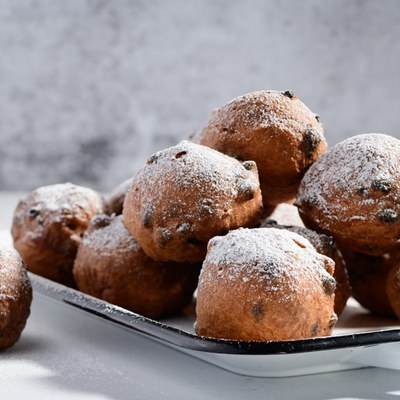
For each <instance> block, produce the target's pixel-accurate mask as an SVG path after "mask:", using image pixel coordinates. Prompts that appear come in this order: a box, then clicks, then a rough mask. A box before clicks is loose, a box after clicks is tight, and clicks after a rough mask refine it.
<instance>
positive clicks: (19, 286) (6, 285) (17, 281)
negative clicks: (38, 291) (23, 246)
mask: <svg viewBox="0 0 400 400" xmlns="http://www.w3.org/2000/svg"><path fill="white" fill-rule="evenodd" d="M30 287H31V284H30V281H29V277H28V274H27V273H26V270H25V266H24V264H23V261H22V258H21V257H20V255H19V254H18V252H17V251H16V250H15V249H13V248H11V247H8V246H1V247H0V301H1V300H12V301H17V300H18V298H19V295H20V291H21V290H24V291H26V290H30Z"/></svg>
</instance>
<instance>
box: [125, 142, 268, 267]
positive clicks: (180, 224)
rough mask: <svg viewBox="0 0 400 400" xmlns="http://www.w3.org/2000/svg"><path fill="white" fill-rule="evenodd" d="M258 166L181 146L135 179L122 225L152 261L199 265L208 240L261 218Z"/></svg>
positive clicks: (201, 148) (157, 157) (160, 156)
mask: <svg viewBox="0 0 400 400" xmlns="http://www.w3.org/2000/svg"><path fill="white" fill-rule="evenodd" d="M261 213H262V198H261V191H260V187H259V181H258V174H257V167H256V165H255V163H254V162H253V161H245V162H243V163H241V162H239V161H237V160H236V159H234V158H232V157H229V156H227V155H225V154H222V153H219V152H218V151H216V150H213V149H210V148H208V147H205V146H201V145H198V144H194V143H191V142H187V141H183V142H181V143H179V144H178V145H176V146H174V147H170V148H168V149H165V150H162V151H160V152H158V153H156V154H154V155H153V156H151V157H150V158H149V160H148V161H147V164H146V165H145V166H144V168H142V169H141V170H140V171H139V172H138V173H137V174H136V175H135V177H134V178H133V183H132V186H131V188H130V190H129V191H128V194H127V196H126V198H125V202H124V210H123V217H124V224H125V226H126V228H127V229H128V231H129V232H130V233H131V234H132V236H133V237H135V238H136V240H137V241H138V242H139V244H140V246H141V247H142V248H143V250H144V251H145V252H146V253H147V255H148V256H149V257H151V258H152V259H154V260H158V261H176V262H198V261H202V260H203V259H204V257H205V254H206V251H207V243H208V241H209V239H211V238H212V237H214V236H216V235H223V234H226V233H227V232H228V231H229V230H231V229H236V228H238V227H242V226H245V227H253V226H255V225H256V224H257V223H258V222H259V220H260V217H261Z"/></svg>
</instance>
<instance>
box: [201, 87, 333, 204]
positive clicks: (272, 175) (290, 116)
mask: <svg viewBox="0 0 400 400" xmlns="http://www.w3.org/2000/svg"><path fill="white" fill-rule="evenodd" d="M194 141H195V142H197V143H200V144H203V145H206V146H209V147H211V148H213V149H216V150H219V151H221V152H222V153H225V154H228V155H230V156H232V157H235V158H238V159H239V160H253V161H255V162H256V164H257V168H258V171H259V175H260V186H261V191H262V196H263V201H264V205H266V206H275V205H277V204H279V203H283V202H285V201H288V200H291V199H293V198H294V197H296V193H297V189H298V186H299V184H300V181H301V178H302V177H303V175H304V173H305V172H306V171H307V169H308V168H309V166H310V165H311V164H312V163H313V162H314V161H315V160H316V159H317V158H318V157H319V156H320V155H321V154H322V153H323V152H324V151H325V150H326V148H327V144H326V141H325V139H324V135H323V128H322V125H321V124H320V122H319V118H318V116H316V115H315V114H314V113H312V112H311V111H310V110H309V109H308V108H307V107H306V106H305V105H304V104H303V103H302V102H301V101H300V100H299V99H298V98H297V97H296V96H294V95H293V93H291V92H290V91H286V92H279V91H259V92H253V93H249V94H245V95H243V96H240V97H238V98H236V99H233V100H232V101H230V102H229V103H227V104H226V105H224V106H223V107H221V108H220V109H218V110H216V111H214V112H213V113H212V115H211V118H210V119H209V121H208V122H207V124H206V125H205V126H204V127H203V129H202V131H201V132H199V134H198V135H197V136H196V137H195V138H194Z"/></svg>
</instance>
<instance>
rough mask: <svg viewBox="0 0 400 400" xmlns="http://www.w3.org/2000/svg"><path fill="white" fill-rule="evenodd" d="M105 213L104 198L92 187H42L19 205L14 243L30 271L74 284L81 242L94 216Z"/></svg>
mask: <svg viewBox="0 0 400 400" xmlns="http://www.w3.org/2000/svg"><path fill="white" fill-rule="evenodd" d="M102 212H104V202H103V198H102V197H101V195H100V194H98V193H97V192H95V191H93V190H91V189H88V188H85V187H82V186H77V185H73V184H71V183H64V184H56V185H49V186H43V187H40V188H38V189H36V190H34V191H32V192H31V193H29V194H28V195H26V196H25V197H24V198H22V199H21V200H20V201H19V203H18V205H17V208H16V210H15V213H14V220H13V226H12V236H13V239H14V246H15V248H16V249H17V250H18V251H19V253H20V254H21V256H22V258H23V259H24V261H25V263H26V266H27V268H28V270H29V271H31V272H34V273H36V274H38V275H42V276H44V277H46V278H48V279H51V280H53V281H56V282H59V283H62V284H65V285H67V286H72V287H73V286H75V284H74V280H73V276H72V267H73V264H74V259H75V255H76V252H77V249H78V246H79V243H80V241H81V238H82V236H83V233H84V232H85V231H86V229H87V227H88V225H89V222H90V220H91V218H92V217H93V216H94V215H96V214H99V213H102Z"/></svg>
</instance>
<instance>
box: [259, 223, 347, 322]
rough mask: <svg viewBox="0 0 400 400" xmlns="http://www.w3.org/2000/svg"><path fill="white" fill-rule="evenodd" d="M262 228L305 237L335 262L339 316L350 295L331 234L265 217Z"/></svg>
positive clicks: (340, 258) (340, 257) (334, 273)
mask: <svg viewBox="0 0 400 400" xmlns="http://www.w3.org/2000/svg"><path fill="white" fill-rule="evenodd" d="M261 227H263V228H276V229H287V230H289V231H291V232H294V233H297V234H298V235H301V236H303V237H305V238H306V239H307V240H308V241H309V242H310V243H311V244H312V245H313V246H314V248H315V250H317V252H318V253H320V254H323V255H324V256H326V257H329V258H331V259H332V260H333V261H334V263H335V271H334V272H333V277H334V278H335V280H336V289H335V313H336V314H337V315H338V316H339V315H340V314H341V313H342V312H343V310H344V308H345V306H346V303H347V300H348V299H349V297H350V296H351V286H350V280H349V274H348V272H347V267H346V263H345V261H344V258H343V255H342V253H341V251H340V250H339V248H338V247H337V245H336V243H335V240H334V239H333V238H332V237H331V236H327V235H324V234H321V233H317V232H314V231H312V230H311V229H307V228H304V227H301V226H293V225H279V224H277V223H276V222H275V221H274V220H271V219H266V220H264V221H263V222H262V223H261Z"/></svg>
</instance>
